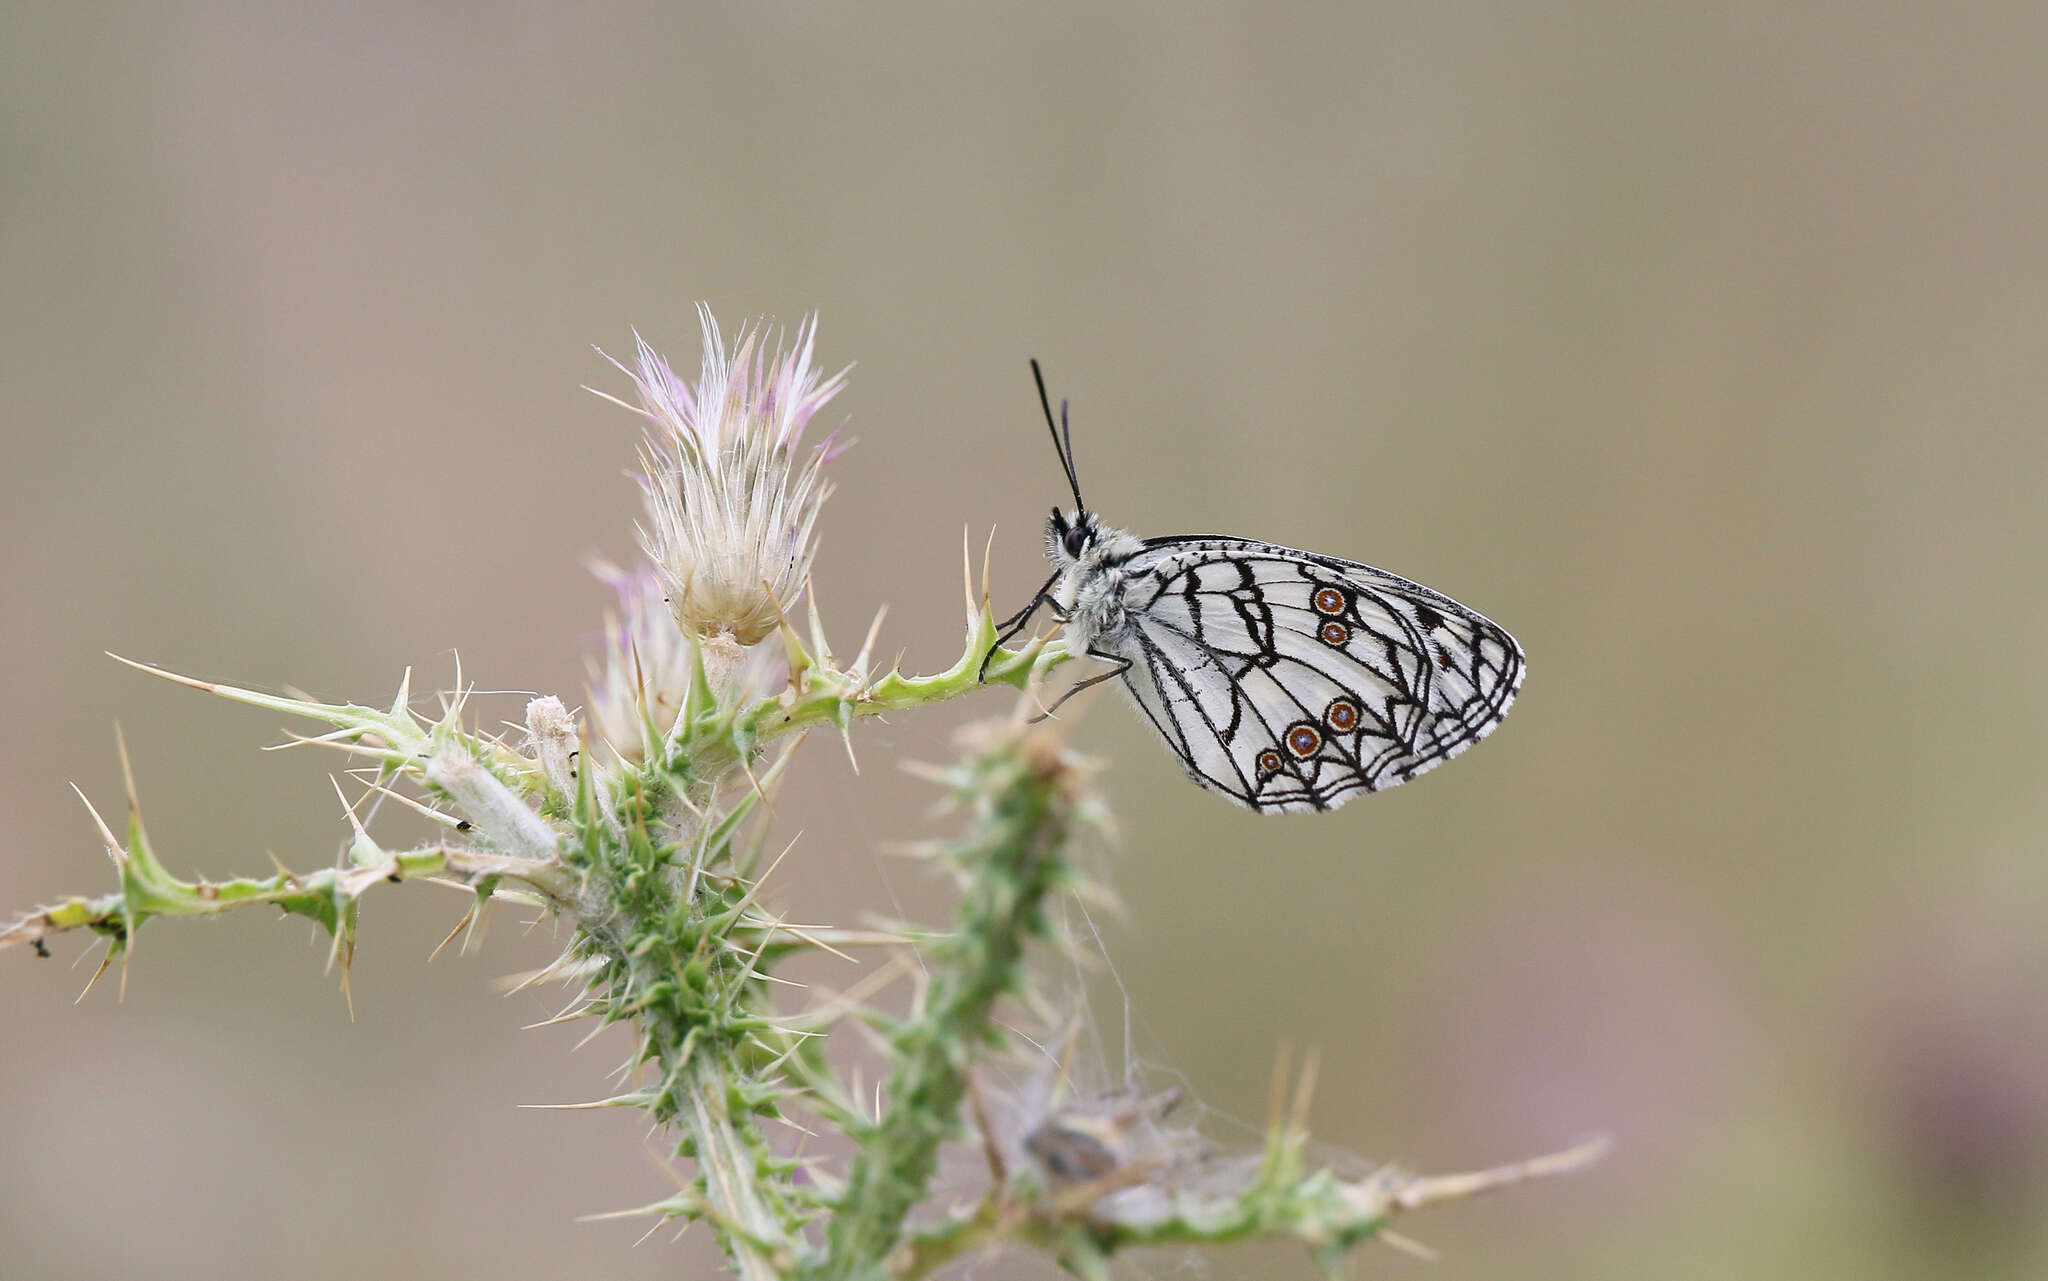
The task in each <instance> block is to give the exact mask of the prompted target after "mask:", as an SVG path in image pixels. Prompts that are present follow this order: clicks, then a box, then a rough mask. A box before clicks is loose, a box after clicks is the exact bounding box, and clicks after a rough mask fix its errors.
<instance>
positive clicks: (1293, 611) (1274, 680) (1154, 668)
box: [1117, 536, 1524, 812]
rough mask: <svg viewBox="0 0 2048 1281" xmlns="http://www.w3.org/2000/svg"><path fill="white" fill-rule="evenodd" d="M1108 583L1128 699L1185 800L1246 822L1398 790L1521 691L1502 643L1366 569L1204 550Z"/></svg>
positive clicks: (1182, 542) (1234, 542)
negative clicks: (1176, 767)
mask: <svg viewBox="0 0 2048 1281" xmlns="http://www.w3.org/2000/svg"><path fill="white" fill-rule="evenodd" d="M1119 568H1120V569H1121V570H1122V572H1123V575H1124V589H1123V594H1122V604H1123V605H1124V608H1125V610H1126V617H1127V619H1128V620H1129V621H1128V626H1127V628H1126V629H1125V630H1124V631H1123V632H1121V633H1120V634H1119V635H1118V637H1117V641H1118V647H1119V648H1120V649H1121V650H1122V651H1123V657H1126V658H1128V659H1130V660H1131V666H1130V667H1129V668H1128V669H1127V670H1126V671H1125V673H1124V681H1125V683H1126V685H1127V686H1128V687H1129V689H1130V691H1131V694H1132V696H1133V697H1134V698H1135V699H1136V701H1137V703H1138V705H1139V707H1140V708H1141V709H1143V711H1144V712H1145V714H1146V716H1147V717H1149V718H1150V719H1151V722H1152V724H1153V727H1154V728H1156V729H1157V730H1158V731H1159V733H1160V736H1161V737H1163V738H1164V739H1165V740H1166V743H1167V746H1168V747H1170V748H1171V749H1172V750H1173V751H1174V752H1175V753H1176V754H1177V755H1178V756H1179V757H1180V759H1181V762H1182V763H1183V764H1184V765H1185V766H1186V767H1187V770H1188V773H1189V774H1190V775H1191V776H1193V778H1194V779H1195V781H1196V782H1198V783H1200V784H1202V785H1203V786H1204V787H1208V788H1210V789H1212V790H1214V791H1218V792H1222V793H1223V794H1224V795H1226V796H1228V797H1230V798H1231V799H1232V800H1235V801H1237V802H1238V803H1239V804H1241V805H1245V806H1248V807H1250V808H1252V809H1255V810H1259V811H1262V812H1285V811H1293V810H1324V809H1333V808H1335V807H1336V806H1338V805H1341V804H1343V803H1344V802H1345V801H1347V800H1349V799H1350V798H1351V797H1352V796H1354V795H1357V794H1358V793H1360V792H1373V791H1378V790H1379V789H1381V788H1384V787H1392V786H1394V785H1395V784H1398V783H1405V782H1407V781H1408V780H1409V779H1411V778H1414V777H1415V776H1416V775H1418V774H1421V773H1424V772H1426V771H1428V770H1430V769H1433V768H1435V767H1436V766H1437V765H1438V764H1439V763H1441V762H1443V761H1447V760H1449V759H1451V758H1452V757H1453V756H1456V755H1458V754H1459V753H1460V752H1462V751H1464V750H1465V749H1466V748H1468V747H1470V746H1471V745H1472V744H1474V743H1476V742H1478V741H1479V740H1480V739H1482V738H1484V737H1486V735H1488V734H1490V733H1492V732H1493V729H1494V727H1495V726H1497V725H1499V724H1500V722H1501V718H1502V717H1504V716H1506V715H1507V713H1508V708H1509V707H1510V706H1511V705H1512V704H1513V703H1514V701H1515V693H1516V691H1517V690H1519V689H1520V688H1521V684H1522V675H1523V670H1524V660H1523V656H1522V650H1521V647H1520V646H1519V645H1517V644H1516V643H1515V638H1514V637H1512V636H1510V635H1509V634H1508V633H1507V632H1506V631H1505V630H1503V629H1502V628H1501V627H1499V626H1498V625H1497V624H1495V623H1493V622H1492V621H1491V620H1489V619H1487V618H1485V617H1484V616H1482V615H1480V614H1477V613H1475V612H1473V611H1472V610H1469V609H1467V608H1465V607H1464V606H1463V605H1460V604H1459V603H1458V602H1456V601H1454V600H1452V599H1451V598H1449V597H1448V596H1444V595H1442V594H1441V593H1438V592H1434V591H1431V590H1430V589H1429V588H1427V587H1424V586H1422V585H1421V584H1419V583H1413V582H1410V581H1409V580H1407V579H1405V578H1402V577H1400V576H1398V575H1395V574H1389V573H1387V572H1386V571H1385V570H1381V569H1374V568H1373V567H1372V566H1370V565H1361V564H1357V563H1356V562H1353V561H1346V560H1339V559H1336V558H1335V557H1329V556H1318V555H1316V554H1314V553H1311V552H1303V551H1296V550H1294V549H1293V548H1289V547H1279V546H1275V545H1273V544H1271V543H1260V542H1253V541H1250V540H1246V539H1235V538H1224V537H1216V536H1199V537H1175V538H1155V539H1150V540H1147V542H1146V544H1145V547H1144V550H1143V551H1141V552H1139V553H1137V554H1136V555H1135V556H1133V557H1132V558H1130V559H1129V560H1127V561H1125V562H1124V563H1123V564H1122V565H1121V566H1119Z"/></svg>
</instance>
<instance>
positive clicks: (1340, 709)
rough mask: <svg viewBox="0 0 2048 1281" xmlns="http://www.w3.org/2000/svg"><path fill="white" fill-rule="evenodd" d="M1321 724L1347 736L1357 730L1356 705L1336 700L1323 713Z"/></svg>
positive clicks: (1343, 700)
mask: <svg viewBox="0 0 2048 1281" xmlns="http://www.w3.org/2000/svg"><path fill="white" fill-rule="evenodd" d="M1323 723H1324V724H1325V725H1328V726H1329V727H1330V728H1331V729H1333V730H1336V731H1337V732H1338V733H1339V734H1349V733H1350V732H1351V731H1352V730H1354V729H1357V728H1358V705H1357V704H1356V703H1353V702H1350V701H1348V700H1346V699H1342V698H1340V699H1337V700H1336V701H1335V702H1333V703H1331V704H1330V707H1329V710H1328V711H1326V712H1324V713H1323Z"/></svg>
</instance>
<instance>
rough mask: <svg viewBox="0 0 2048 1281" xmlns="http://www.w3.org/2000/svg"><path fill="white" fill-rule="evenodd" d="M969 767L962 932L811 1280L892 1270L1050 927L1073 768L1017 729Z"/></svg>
mask: <svg viewBox="0 0 2048 1281" xmlns="http://www.w3.org/2000/svg"><path fill="white" fill-rule="evenodd" d="M966 772H967V776H968V778H967V782H968V786H969V787H971V788H972V789H973V790H974V791H975V792H976V793H977V796H978V801H979V808H980V811H981V812H980V814H979V816H978V821H977V822H976V823H975V824H974V827H973V829H972V830H971V831H970V832H969V834H968V836H967V837H966V838H964V839H963V840H962V841H960V842H959V843H958V844H957V845H955V846H954V847H952V848H951V849H950V850H947V851H945V853H946V855H947V856H949V857H951V858H953V859H955V860H957V861H958V862H960V863H961V864H963V865H964V866H965V867H966V869H967V877H968V883H967V890H966V893H965V895H964V896H963V898H962V899H961V902H960V907H959V910H958V914H957V925H956V928H955V930H954V932H953V933H952V934H951V935H948V936H947V937H946V938H945V939H943V940H942V941H941V942H939V943H937V944H935V945H934V946H933V948H932V949H931V953H930V967H931V978H930V987H929V990H928V992H927V995H926V1000H925V1014H924V1017H922V1018H921V1019H918V1020H916V1021H914V1022H911V1023H907V1024H905V1025H903V1026H902V1027H900V1028H898V1029H897V1030H896V1031H895V1033H894V1034H893V1035H892V1036H891V1038H890V1040H891V1043H892V1048H893V1050H894V1052H895V1053H894V1057H895V1059H896V1066H895V1068H894V1069H893V1070H892V1071H891V1073H890V1075H889V1079H888V1085H887V1095H886V1097H887V1106H888V1110H887V1112H885V1113H884V1114H883V1115H882V1116H881V1117H880V1118H879V1119H878V1120H877V1121H876V1122H875V1123H874V1124H873V1125H872V1126H870V1127H867V1129H866V1130H865V1132H864V1133H861V1134H859V1135H857V1136H856V1137H857V1139H858V1141H859V1144H860V1146H859V1149H858V1151H856V1152H855V1154H854V1157H853V1161H852V1163H851V1164H850V1166H849V1167H848V1170H847V1180H846V1190H845V1193H844V1195H842V1196H841V1197H840V1199H839V1203H838V1208H837V1213H836V1215H835V1217H834V1218H833V1221H832V1226H831V1230H830V1232H829V1234H828V1238H827V1247H826V1255H825V1258H824V1259H823V1260H822V1262H821V1263H820V1264H819V1265H818V1266H816V1267H815V1268H814V1269H811V1270H808V1271H807V1272H806V1273H805V1274H804V1275H806V1276H810V1277H816V1278H818V1279H819V1281H851V1279H853V1278H871V1277H881V1276H883V1275H885V1273H884V1271H883V1265H882V1260H883V1258H884V1257H885V1256H886V1255H887V1254H888V1253H889V1251H890V1250H891V1249H892V1248H893V1247H894V1246H895V1245H896V1244H897V1242H898V1240H899V1239H900V1238H901V1236H902V1231H903V1223H904V1219H905V1217H906V1216H907V1215H908V1214H909V1212H910V1210H911V1208H912V1207H913V1206H915V1205H916V1204H917V1203H918V1202H920V1201H922V1200H923V1199H924V1197H925V1195H926V1192H927V1185H928V1184H929V1183H930V1181H931V1177H932V1174H933V1173H934V1172H935V1170H936V1169H937V1166H938V1154H939V1145H940V1144H941V1143H942V1142H943V1141H944V1140H945V1139H946V1138H947V1137H948V1136H949V1135H950V1134H951V1133H953V1131H954V1130H955V1129H956V1128H957V1127H958V1125H959V1121H960V1112H961V1104H962V1102H963V1100H964V1099H965V1097H966V1092H967V1083H968V1076H967V1074H968V1067H969V1065H970V1062H971V1060H972V1058H973V1055H974V1053H975V1052H976V1050H977V1049H978V1048H979V1047H981V1046H982V1045H984V1044H985V1043H986V1042H987V1041H988V1040H989V1036H990V1030H991V1023H990V1015H991V1013H992V1012H993V1011H994V1008H995V1004H996V1000H997V998H999V997H1001V996H1002V995H1003V994H1004V993H1005V992H1007V991H1009V990H1011V989H1012V988H1013V987H1015V986H1016V985H1017V984H1018V983H1019V981H1020V980H1021V975H1022V969H1023V960H1024V944H1025V941H1026V940H1027V938H1029V937H1030V936H1032V935H1034V934H1037V933H1039V932H1041V931H1042V930H1043V928H1044V917H1043V914H1042V908H1043V905H1044V900H1045V897H1046V895H1047V894H1048V893H1049V892H1050V891H1051V890H1052V888H1053V887H1054V886H1055V885H1056V884H1057V883H1058V882H1059V879H1060V877H1061V875H1062V874H1063V871H1064V865H1063V864H1062V862H1061V860H1060V851H1061V849H1062V847H1063V846H1064V845H1065V843H1066V835H1067V829H1068V825H1069V821H1070V819H1071V817H1072V813H1071V811H1072V805H1071V797H1070V795H1069V792H1068V786H1067V784H1068V779H1069V770H1068V767H1067V765H1066V764H1065V762H1064V761H1063V759H1062V758H1061V756H1060V752H1059V749H1058V747H1057V746H1056V745H1055V744H1054V742H1053V740H1052V738H1051V736H1050V735H1049V734H1042V733H1041V734H1035V735H1034V734H1031V733H1028V732H1020V731H1018V730H1017V729H1015V728H1014V727H1013V728H1012V729H1010V730H1009V731H1008V732H1007V733H1006V734H1005V735H1004V736H1003V740H1002V741H1000V742H997V743H994V744H992V745H991V746H990V747H989V748H988V749H987V750H985V751H984V752H983V753H982V754H981V755H980V756H979V758H978V759H977V760H975V761H973V762H971V763H970V764H969V765H968V766H967V771H966Z"/></svg>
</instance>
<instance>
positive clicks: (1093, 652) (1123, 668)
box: [1029, 647, 1132, 725]
mask: <svg viewBox="0 0 2048 1281" xmlns="http://www.w3.org/2000/svg"><path fill="white" fill-rule="evenodd" d="M1088 657H1090V658H1099V659H1101V660H1102V661H1103V662H1105V663H1115V664H1116V666H1115V667H1113V668H1111V669H1110V670H1109V671H1106V672H1103V673H1102V674H1101V675H1099V676H1090V677H1089V678H1088V679H1087V680H1085V681H1082V682H1080V683H1079V684H1077V685H1075V686H1073V687H1072V688H1071V689H1069V690H1068V691H1067V692H1066V693H1064V694H1062V695H1060V696H1059V699H1058V700H1057V701H1056V702H1054V703H1053V705H1052V706H1051V707H1048V708H1046V709H1045V710H1044V711H1042V712H1040V713H1039V714H1038V715H1036V716H1034V717H1032V718H1031V720H1030V722H1029V723H1030V724H1033V725H1036V724H1038V722H1040V721H1042V720H1044V719H1045V718H1046V717H1048V716H1051V715H1052V714H1053V713H1054V712H1057V711H1058V710H1060V708H1062V707H1064V706H1066V704H1067V700H1068V699H1070V698H1072V697H1073V696H1074V695H1076V694H1078V693H1080V692H1081V691H1082V690H1084V689H1087V688H1088V687H1089V686H1090V685H1100V684H1102V682H1104V681H1106V680H1109V679H1111V678H1113V677H1117V676H1121V675H1123V674H1124V673H1125V672H1128V671H1130V670H1131V665H1132V664H1131V660H1130V659H1128V658H1125V657H1124V656H1123V655H1121V654H1105V653H1103V652H1102V651H1101V650H1099V649H1095V648H1092V647H1091V648H1090V649H1089V651H1088Z"/></svg>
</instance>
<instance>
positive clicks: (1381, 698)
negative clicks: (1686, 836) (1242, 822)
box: [1011, 362, 1525, 814]
mask: <svg viewBox="0 0 2048 1281" xmlns="http://www.w3.org/2000/svg"><path fill="white" fill-rule="evenodd" d="M1036 371H1037V365H1036V362H1034V363H1033V372H1034V373H1035V372H1036ZM1039 389H1040V395H1041V398H1042V399H1043V398H1044V383H1043V380H1042V379H1041V381H1040V385H1039ZM1064 412H1065V407H1064V405H1063V406H1062V419H1064ZM1046 418H1047V422H1048V424H1050V423H1051V420H1052V410H1051V404H1050V401H1049V400H1046ZM1053 442H1054V445H1055V446H1056V447H1058V448H1059V449H1060V452H1061V461H1062V462H1063V464H1065V466H1066V468H1067V473H1068V482H1069V484H1070V485H1072V486H1073V488H1074V491H1075V494H1074V498H1075V510H1074V511H1073V512H1072V513H1068V512H1064V511H1061V510H1059V509H1057V508H1055V509H1054V511H1053V513H1052V518H1051V519H1050V520H1049V521H1048V522H1047V525H1046V557H1047V559H1048V560H1050V561H1051V562H1052V564H1053V569H1054V573H1053V577H1052V578H1051V580H1050V581H1048V582H1047V583H1046V585H1045V586H1044V587H1043V588H1041V589H1040V591H1039V593H1038V595H1037V596H1036V597H1034V598H1033V601H1032V603H1031V604H1030V605H1029V606H1027V607H1026V608H1025V610H1024V611H1023V612H1022V613H1021V614H1019V615H1018V616H1017V617H1016V618H1015V619H1012V620H1011V623H1012V629H1011V630H1012V633H1013V634H1014V631H1015V630H1016V629H1018V628H1021V627H1022V626H1024V625H1025V624H1026V623H1027V622H1028V621H1029V619H1030V617H1031V614H1032V612H1033V611H1034V610H1035V609H1036V608H1037V607H1038V606H1039V605H1041V604H1049V605H1050V606H1051V607H1052V609H1053V613H1054V614H1055V616H1056V617H1058V618H1059V619H1060V621H1061V623H1062V624H1063V626H1064V628H1065V636H1066V640H1067V647H1068V650H1069V652H1072V653H1082V654H1086V655H1088V656H1089V657H1092V658H1095V659H1097V660H1100V661H1102V662H1105V663H1111V664H1114V665H1115V666H1114V667H1113V668H1112V669H1111V670H1110V671H1107V672H1104V673H1102V674H1100V675H1098V676H1096V677H1093V678H1091V679H1090V680H1088V681H1084V682H1082V684H1081V685H1079V686H1076V687H1075V689H1076V690H1078V689H1080V688H1084V687H1086V686H1087V685H1091V684H1095V683H1097V682H1099V681H1102V680H1107V679H1111V678H1120V679H1121V683H1122V684H1123V686H1124V688H1125V691H1126V693H1128V694H1129V695H1130V697H1131V700H1132V702H1133V703H1134V704H1135V705H1136V706H1137V708H1138V710H1139V711H1140V712H1141V713H1142V714H1143V715H1144V716H1145V718H1146V719H1147V720H1148V721H1149V722H1150V723H1151V725H1152V727H1153V729H1155V730H1157V731H1158V733H1159V736H1160V738H1161V740H1162V741H1164V742H1165V744H1166V746H1167V748H1168V750H1170V751H1171V752H1173V754H1174V755H1175V756H1176V757H1178V758H1179V760H1180V762H1181V765H1182V767H1183V768H1185V769H1186V770H1187V773H1188V776H1189V777H1190V778H1192V779H1193V780H1194V781H1195V782H1196V783H1198V784H1200V785H1201V786H1202V787H1204V788H1207V789H1208V790H1210V791H1214V792H1218V793H1221V794H1222V795H1224V796H1225V797H1227V798H1229V799H1230V800H1232V801H1235V802H1236V803H1238V804H1240V805H1243V806H1245V807H1247V808H1250V809H1253V810H1256V811H1258V812H1260V813H1268V814H1270V813H1288V812H1295V811H1302V810H1326V809H1334V808H1336V807H1337V806H1339V805H1342V804H1343V803H1344V802H1346V801H1347V800H1349V799H1351V798H1352V797H1354V796H1357V795H1360V794H1363V793H1366V792H1373V791H1377V790H1380V789H1381V788H1386V787H1392V786H1395V785H1396V784H1399V783H1404V782H1406V781H1408V780H1409V779H1411V778H1414V777H1416V776H1417V775H1419V774H1422V773H1424V772H1426V771H1428V770H1430V769H1433V768H1435V767H1436V766H1437V765H1439V764H1441V763H1443V762H1444V761H1447V760H1450V759H1451V758H1452V757H1454V756H1457V755H1459V754H1460V753H1462V752H1463V751H1465V750H1466V749H1467V748H1469V747H1470V746H1471V745H1472V744H1474V743H1476V742H1478V741H1479V740H1480V739H1481V738H1484V737H1485V736H1486V735H1488V734H1490V733H1491V732H1493V730H1494V729H1495V728H1496V727H1497V726H1498V725H1499V724H1500V722H1501V720H1502V718H1503V717H1505V716H1506V715H1507V712H1508V709H1509V707H1511V706H1512V705H1513V703H1514V700H1515V695H1516V693H1517V692H1518V691H1519V690H1520V688H1521V684H1522V677H1523V673H1524V671H1525V662H1524V659H1523V655H1522V650H1521V647H1520V646H1519V645H1518V644H1516V642H1515V639H1514V637H1512V636H1510V635H1509V634H1508V633H1507V631H1506V630H1504V629H1503V628H1501V627H1500V626H1499V625H1497V624H1495V623H1494V622H1493V621H1492V620H1490V619H1488V618H1486V617H1485V616H1484V615H1481V614H1479V613H1477V612H1475V611H1473V610H1471V609H1468V608H1466V607H1465V606H1463V605H1461V604H1459V603H1458V602H1457V601H1454V600H1452V599H1451V598H1450V597H1448V596H1445V595H1443V594H1442V593H1440V592H1436V591H1432V590H1431V589H1429V588H1427V587H1424V586H1422V585H1421V584H1419V583H1415V582H1411V581H1409V580H1408V579H1405V578H1402V577H1400V576H1399V575H1397V574H1390V573H1388V572H1386V571H1385V570H1381V569H1375V568H1373V567H1372V566H1370V565H1363V564H1360V563H1358V562H1356V561H1347V560H1341V559H1339V558H1336V557H1332V556H1323V555H1319V554H1317V553H1314V552H1305V551H1300V550H1297V549H1295V548H1292V547H1283V546H1280V545H1278V544H1275V543H1266V542H1260V541H1257V540H1255V539H1247V538H1234V537H1230V536H1228V535H1221V534H1204V535H1183V536H1174V537H1167V538H1150V539H1145V538H1138V537H1136V536H1134V535H1132V534H1129V533H1127V532H1125V531H1123V530H1120V529H1115V528H1113V527H1111V526H1108V525H1105V524H1103V523H1102V522H1101V521H1100V520H1099V519H1098V518H1097V517H1096V515H1095V513H1093V512H1091V511H1088V510H1087V508H1086V507H1085V505H1084V504H1082V502H1081V499H1080V492H1079V491H1080V486H1079V485H1078V483H1076V482H1075V478H1074V474H1073V464H1072V445H1071V443H1070V442H1063V440H1062V432H1061V431H1060V429H1058V428H1055V429H1054V432H1053ZM1072 692H1073V691H1069V693H1070V694H1071V693H1072Z"/></svg>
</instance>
